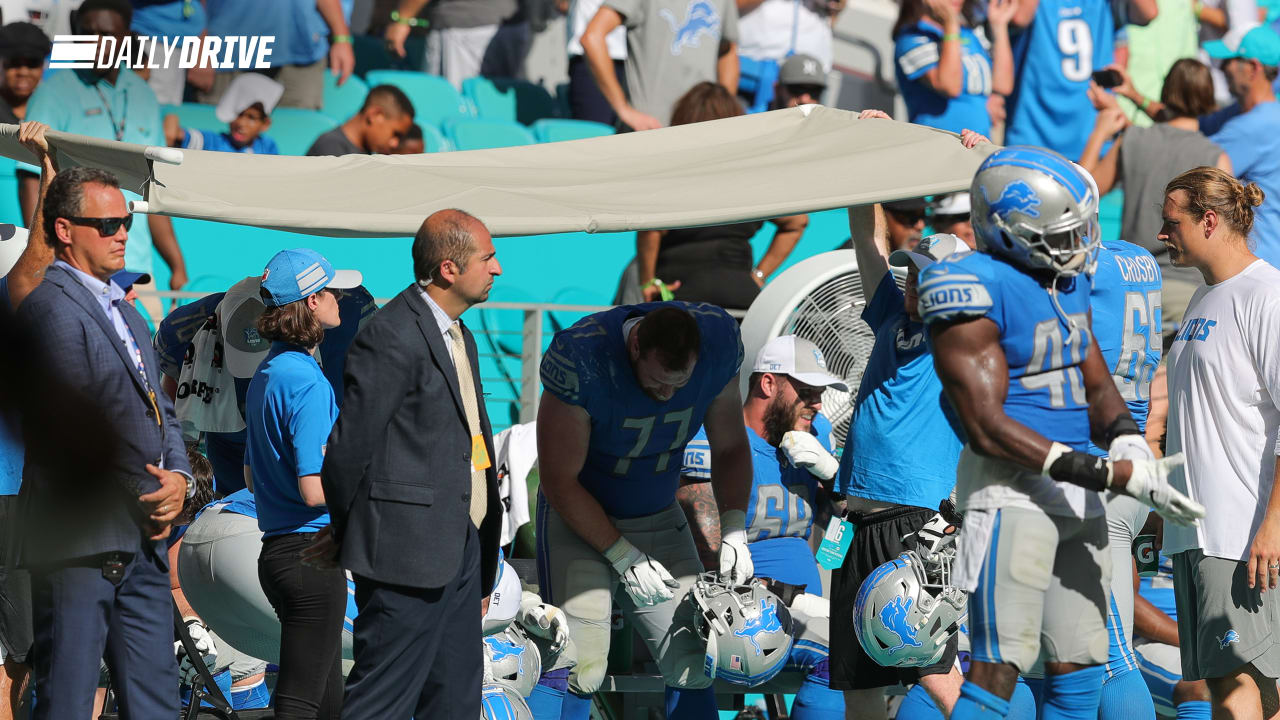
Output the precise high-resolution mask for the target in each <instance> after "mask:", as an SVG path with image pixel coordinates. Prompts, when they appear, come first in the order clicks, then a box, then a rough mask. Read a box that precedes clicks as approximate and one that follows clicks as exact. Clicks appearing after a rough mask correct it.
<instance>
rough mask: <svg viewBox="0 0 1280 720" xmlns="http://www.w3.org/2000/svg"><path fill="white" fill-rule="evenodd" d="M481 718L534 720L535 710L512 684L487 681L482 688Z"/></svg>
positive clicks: (487, 719)
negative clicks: (531, 708)
mask: <svg viewBox="0 0 1280 720" xmlns="http://www.w3.org/2000/svg"><path fill="white" fill-rule="evenodd" d="M480 720H533V711H532V710H530V709H529V704H528V703H526V702H525V701H524V698H522V697H520V693H519V692H518V691H516V689H515V688H513V687H511V686H510V685H506V684H503V683H496V682H495V683H485V684H484V687H482V688H480Z"/></svg>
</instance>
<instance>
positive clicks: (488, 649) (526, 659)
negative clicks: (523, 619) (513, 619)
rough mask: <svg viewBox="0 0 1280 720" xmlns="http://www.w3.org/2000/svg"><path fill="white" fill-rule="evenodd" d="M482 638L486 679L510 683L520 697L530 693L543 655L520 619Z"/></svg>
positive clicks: (540, 668)
mask: <svg viewBox="0 0 1280 720" xmlns="http://www.w3.org/2000/svg"><path fill="white" fill-rule="evenodd" d="M482 642H483V643H484V674H485V682H490V681H492V682H499V683H503V684H505V685H510V686H511V687H513V688H515V689H516V691H517V692H518V693H520V696H521V697H529V693H531V692H533V686H534V685H537V684H538V678H539V677H540V676H541V675H542V656H541V655H539V654H538V648H537V646H536V645H534V644H533V643H532V642H530V641H529V636H528V635H526V634H525V631H524V628H522V627H520V623H511V625H510V626H509V627H507V629H505V630H503V631H502V632H500V633H496V634H493V635H488V636H485V637H484V638H483V640H482Z"/></svg>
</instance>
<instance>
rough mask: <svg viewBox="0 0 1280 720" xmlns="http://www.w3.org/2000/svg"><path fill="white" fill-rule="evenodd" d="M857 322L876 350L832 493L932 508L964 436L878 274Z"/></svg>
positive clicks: (950, 479) (950, 481)
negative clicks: (877, 282)
mask: <svg viewBox="0 0 1280 720" xmlns="http://www.w3.org/2000/svg"><path fill="white" fill-rule="evenodd" d="M862 319H863V320H865V321H866V322H867V324H868V325H870V326H871V331H872V332H873V333H875V338H876V340H875V344H874V345H872V348H871V356H870V357H869V358H867V367H866V369H865V370H863V373H862V385H861V386H860V387H859V388H858V397H857V398H856V400H855V402H854V410H853V422H852V423H851V424H850V425H849V435H848V437H847V438H846V439H845V441H844V454H843V455H841V456H840V472H839V474H838V475H837V476H836V492H841V493H845V494H847V495H852V496H854V497H860V498H865V499H867V500H877V501H880V502H891V503H896V504H899V505H913V506H915V507H924V508H936V507H938V504H939V503H941V502H942V501H943V500H945V499H947V498H948V497H949V496H950V495H951V489H952V488H953V487H955V484H956V464H957V463H958V462H959V461H960V449H961V448H962V447H963V446H964V442H963V436H964V433H963V431H962V430H961V429H960V424H959V421H958V420H957V419H956V418H955V414H954V411H953V410H952V409H951V404H950V403H948V402H947V400H946V398H945V397H944V396H943V394H942V381H941V380H939V379H938V373H937V372H936V371H935V370H934V369H933V355H932V354H930V352H929V346H928V344H927V341H926V335H925V327H924V324H923V323H919V322H915V321H913V320H912V319H911V318H910V317H909V316H908V315H907V311H906V308H905V307H904V306H903V295H902V291H901V290H899V289H898V285H897V283H895V282H894V281H893V274H892V273H885V275H884V278H883V279H881V281H880V286H879V287H877V288H876V292H875V295H874V296H872V298H871V302H870V303H867V307H866V308H865V309H864V310H863V311H862Z"/></svg>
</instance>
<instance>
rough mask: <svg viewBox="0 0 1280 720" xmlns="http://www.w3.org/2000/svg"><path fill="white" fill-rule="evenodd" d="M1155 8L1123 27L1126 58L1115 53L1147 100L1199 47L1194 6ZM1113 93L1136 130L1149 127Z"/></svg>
mask: <svg viewBox="0 0 1280 720" xmlns="http://www.w3.org/2000/svg"><path fill="white" fill-rule="evenodd" d="M1156 4H1157V6H1158V7H1159V13H1158V14H1157V15H1156V18H1155V19H1154V20H1152V21H1151V22H1150V23H1148V24H1147V25H1145V26H1140V25H1126V26H1125V27H1124V32H1125V34H1126V35H1127V36H1128V45H1127V53H1128V58H1127V59H1122V58H1121V57H1120V53H1119V51H1117V52H1116V63H1117V64H1118V65H1121V66H1122V67H1123V69H1124V71H1125V72H1126V73H1128V75H1129V78H1130V82H1129V83H1127V84H1128V85H1129V87H1130V88H1132V90H1133V92H1134V93H1136V94H1138V95H1140V96H1142V97H1148V98H1157V97H1159V96H1160V90H1161V88H1163V87H1164V82H1165V77H1166V76H1167V75H1168V74H1169V71H1170V70H1172V69H1173V64H1174V63H1175V62H1177V61H1178V60H1181V59H1183V58H1195V57H1196V55H1197V54H1199V52H1200V43H1199V41H1197V40H1196V33H1197V32H1198V31H1199V30H1198V27H1199V26H1198V25H1197V24H1196V15H1195V7H1196V5H1195V3H1186V2H1182V0H1156ZM1115 93H1116V94H1117V95H1119V96H1120V107H1121V108H1123V109H1124V114H1125V115H1126V116H1127V117H1128V118H1129V121H1130V122H1132V123H1133V124H1134V125H1137V126H1138V127H1146V126H1148V125H1151V123H1152V122H1153V121H1152V119H1151V115H1150V114H1149V113H1147V112H1144V111H1143V109H1142V107H1141V101H1140V100H1139V101H1137V102H1134V101H1132V100H1130V99H1129V98H1128V97H1127V96H1126V95H1125V94H1122V93H1121V92H1120V88H1115ZM1210 164H1212V163H1210ZM1132 242H1138V241H1137V240H1136V239H1135V240H1132Z"/></svg>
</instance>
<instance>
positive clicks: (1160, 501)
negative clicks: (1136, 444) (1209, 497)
mask: <svg viewBox="0 0 1280 720" xmlns="http://www.w3.org/2000/svg"><path fill="white" fill-rule="evenodd" d="M1118 439H1119V438H1117V440H1118ZM1112 447H1113V448H1114V447H1115V444H1114V443H1112ZM1129 462H1130V463H1132V464H1133V470H1131V471H1130V472H1129V481H1128V482H1127V483H1125V486H1124V487H1123V488H1118V487H1114V486H1113V487H1112V489H1113V490H1115V491H1116V492H1119V493H1124V494H1125V495H1129V496H1131V497H1135V498H1137V499H1139V500H1141V501H1142V502H1144V503H1147V504H1148V505H1150V506H1151V507H1153V508H1155V511H1156V512H1158V513H1160V514H1161V515H1162V516H1164V518H1165V519H1166V520H1168V521H1169V522H1171V523H1176V524H1178V525H1188V526H1189V525H1195V524H1196V519H1197V518H1202V517H1204V506H1203V505H1201V504H1200V503H1198V502H1196V501H1195V500H1192V499H1191V498H1189V497H1187V496H1186V495H1183V494H1182V493H1181V492H1179V491H1178V490H1177V488H1174V487H1173V486H1171V485H1169V475H1171V474H1172V473H1173V471H1174V470H1177V469H1178V468H1180V467H1182V464H1183V462H1185V461H1184V459H1183V457H1182V453H1178V454H1176V455H1170V456H1168V457H1164V458H1161V459H1159V460H1140V459H1135V460H1129Z"/></svg>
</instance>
